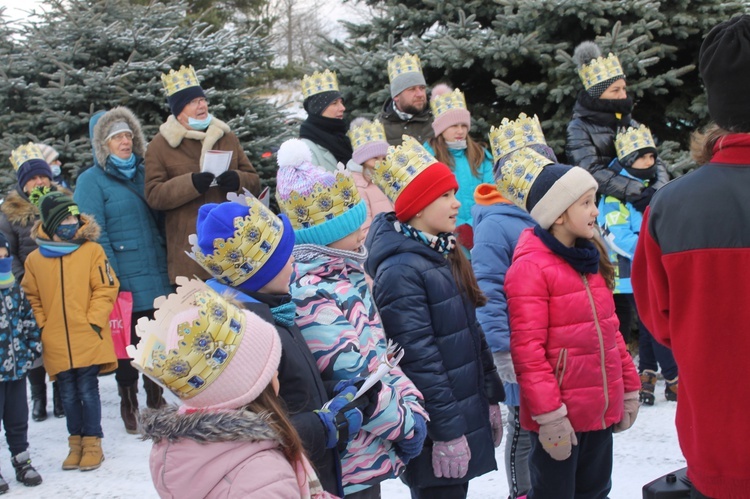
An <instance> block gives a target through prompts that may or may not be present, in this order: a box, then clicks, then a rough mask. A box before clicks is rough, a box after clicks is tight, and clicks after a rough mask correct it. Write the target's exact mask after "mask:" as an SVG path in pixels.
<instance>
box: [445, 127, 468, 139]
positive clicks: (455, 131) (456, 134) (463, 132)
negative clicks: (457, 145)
mask: <svg viewBox="0 0 750 499" xmlns="http://www.w3.org/2000/svg"><path fill="white" fill-rule="evenodd" d="M468 134H469V127H467V126H466V124H465V123H459V124H458V125H451V126H449V127H448V128H446V129H445V130H444V131H443V133H442V135H443V139H445V141H446V142H456V141H457V140H466V136H467V135H468Z"/></svg>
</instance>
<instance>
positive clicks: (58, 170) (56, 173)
mask: <svg viewBox="0 0 750 499" xmlns="http://www.w3.org/2000/svg"><path fill="white" fill-rule="evenodd" d="M50 168H51V169H52V175H53V176H55V177H58V176H59V175H60V174H61V173H62V168H60V165H52V166H50Z"/></svg>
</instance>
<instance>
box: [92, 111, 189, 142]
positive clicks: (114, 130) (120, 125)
mask: <svg viewBox="0 0 750 499" xmlns="http://www.w3.org/2000/svg"><path fill="white" fill-rule="evenodd" d="M177 114H180V113H177ZM122 132H130V136H131V137H132V136H133V130H131V129H130V126H129V125H128V124H127V123H125V122H124V121H115V122H114V123H112V126H111V127H109V130H107V136H106V137H104V142H107V141H108V140H109V139H111V138H112V137H114V136H115V135H117V134H118V133H122Z"/></svg>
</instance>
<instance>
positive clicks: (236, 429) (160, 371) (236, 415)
mask: <svg viewBox="0 0 750 499" xmlns="http://www.w3.org/2000/svg"><path fill="white" fill-rule="evenodd" d="M177 285H178V289H177V293H175V294H172V295H169V297H167V298H166V299H165V298H164V297H162V298H160V299H157V301H156V302H155V303H154V305H155V308H157V309H158V310H157V311H156V313H155V316H154V317H155V319H154V320H151V321H150V320H148V319H147V318H145V317H144V318H142V319H141V320H140V321H138V326H137V330H138V334H139V335H140V337H141V341H140V342H139V344H138V346H137V347H134V346H129V347H128V352H129V353H130V354H131V356H132V357H133V359H134V360H133V365H134V366H135V367H136V368H138V369H139V370H141V371H143V372H144V373H146V374H147V375H148V376H151V377H152V378H154V379H155V380H157V381H159V382H160V383H163V384H164V385H165V386H166V387H167V388H168V389H170V390H171V391H172V392H173V393H174V394H175V395H177V396H178V397H180V399H181V400H182V403H183V405H182V406H180V407H179V408H178V407H176V406H174V405H172V406H167V407H164V408H162V409H154V410H149V411H144V412H143V413H142V419H141V424H142V427H143V431H144V434H145V435H146V438H149V439H151V440H153V442H154V443H153V447H152V449H151V458H150V460H149V462H150V468H151V479H152V480H153V482H154V486H155V487H156V491H157V492H158V493H159V496H161V497H285V498H286V497H289V498H293V497H299V498H310V497H313V498H328V497H333V496H331V495H330V494H328V493H326V492H324V491H323V489H322V488H321V486H320V483H319V482H318V481H317V477H316V476H315V472H314V471H313V469H312V466H310V463H309V461H308V460H307V458H306V457H305V452H304V450H303V447H302V442H301V441H300V437H299V435H298V434H297V432H296V431H295V429H294V427H293V426H292V425H291V423H290V422H289V420H288V419H287V417H286V415H285V414H284V409H283V408H282V402H281V401H280V400H279V398H278V393H279V380H278V377H277V373H278V371H277V368H278V366H279V359H280V358H281V349H282V345H281V340H280V339H279V335H278V334H277V333H276V330H275V329H274V327H273V326H272V325H271V324H268V323H267V322H265V321H263V320H262V319H261V318H260V317H258V316H257V315H255V314H253V313H252V312H249V311H247V310H241V309H240V308H238V307H237V306H235V305H234V304H232V303H230V302H229V301H227V300H226V299H224V298H223V297H222V296H220V295H219V294H218V293H216V292H215V291H213V290H211V289H210V288H209V287H208V286H206V285H205V284H204V283H202V282H201V281H198V280H188V279H187V278H185V277H178V278H177Z"/></svg>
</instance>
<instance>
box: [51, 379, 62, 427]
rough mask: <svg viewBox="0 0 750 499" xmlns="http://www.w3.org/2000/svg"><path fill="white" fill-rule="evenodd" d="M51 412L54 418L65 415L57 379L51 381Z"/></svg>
mask: <svg viewBox="0 0 750 499" xmlns="http://www.w3.org/2000/svg"><path fill="white" fill-rule="evenodd" d="M52 414H54V415H55V417H56V418H64V417H65V408H64V407H63V403H62V397H61V396H60V388H59V387H58V386H57V381H54V382H53V383H52Z"/></svg>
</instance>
